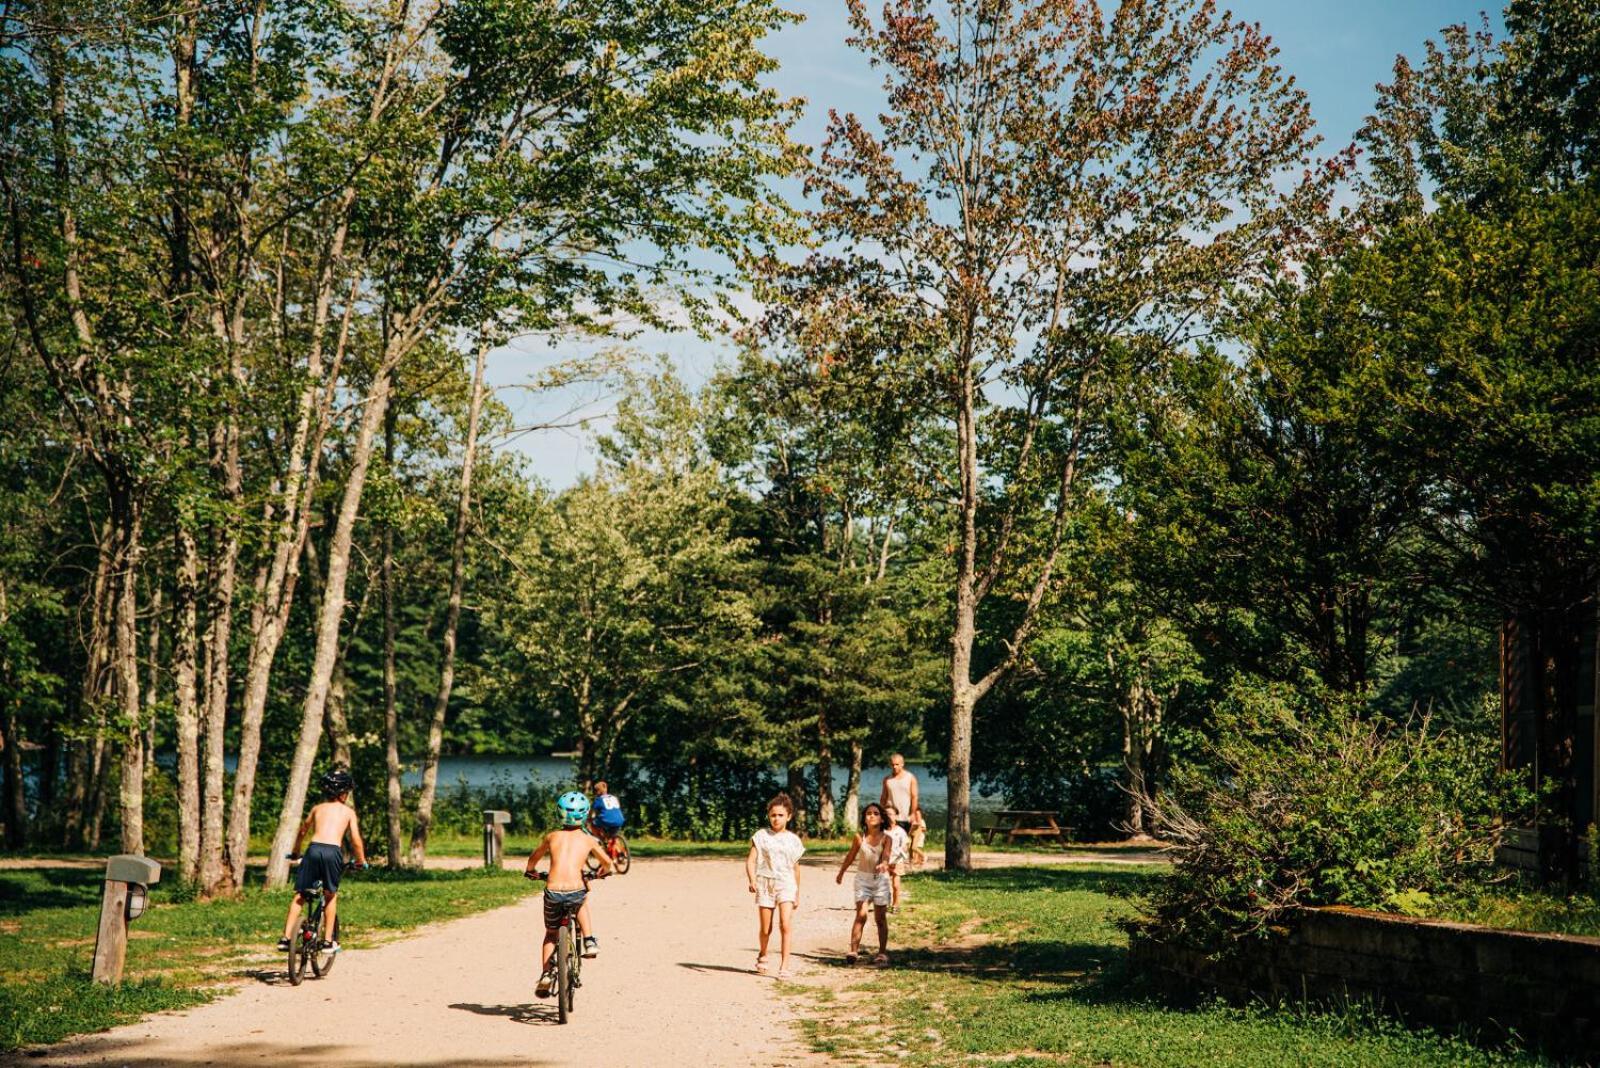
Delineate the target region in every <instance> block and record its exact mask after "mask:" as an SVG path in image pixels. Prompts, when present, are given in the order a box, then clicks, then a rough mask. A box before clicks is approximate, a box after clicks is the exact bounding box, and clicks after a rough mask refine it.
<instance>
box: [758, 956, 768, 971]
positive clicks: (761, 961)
mask: <svg viewBox="0 0 1600 1068" xmlns="http://www.w3.org/2000/svg"><path fill="white" fill-rule="evenodd" d="M756 974H757V975H766V974H767V958H765V957H757V958H756Z"/></svg>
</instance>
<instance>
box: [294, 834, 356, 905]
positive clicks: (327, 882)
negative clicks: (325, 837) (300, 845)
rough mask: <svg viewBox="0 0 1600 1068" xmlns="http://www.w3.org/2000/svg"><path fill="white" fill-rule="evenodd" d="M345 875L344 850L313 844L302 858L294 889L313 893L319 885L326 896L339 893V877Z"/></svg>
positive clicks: (317, 843) (325, 844) (323, 844)
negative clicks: (314, 888)
mask: <svg viewBox="0 0 1600 1068" xmlns="http://www.w3.org/2000/svg"><path fill="white" fill-rule="evenodd" d="M343 874H344V850H342V849H340V848H339V847H338V846H331V845H328V844H327V843H325V842H312V843H311V844H310V845H309V846H307V847H306V851H305V855H304V856H302V857H301V858H300V871H299V874H297V875H296V876H295V878H294V888H295V890H296V891H298V892H299V893H302V894H309V893H312V892H313V887H315V885H316V884H317V883H321V884H322V892H323V893H325V894H337V893H338V892H339V876H341V875H343Z"/></svg>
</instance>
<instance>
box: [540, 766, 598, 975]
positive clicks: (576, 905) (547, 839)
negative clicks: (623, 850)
mask: <svg viewBox="0 0 1600 1068" xmlns="http://www.w3.org/2000/svg"><path fill="white" fill-rule="evenodd" d="M556 808H557V810H559V811H560V813H561V829H560V830H559V831H551V832H550V833H549V834H547V835H545V836H544V841H542V842H540V843H539V848H538V849H535V850H534V851H533V853H532V855H530V856H529V857H528V865H527V867H526V868H524V869H523V872H522V874H524V875H526V876H527V877H528V878H530V879H534V878H537V877H538V876H537V873H535V872H534V870H533V869H534V865H536V864H538V863H539V861H541V860H543V859H544V858H546V857H548V858H550V873H549V874H548V875H546V876H545V883H544V943H543V944H542V945H540V947H539V985H538V986H537V987H535V988H534V993H535V994H537V995H539V996H540V997H542V998H547V997H549V996H550V990H551V988H552V987H553V986H554V985H555V980H556V976H555V969H554V966H553V960H554V954H555V948H556V932H557V931H559V930H560V929H561V917H562V916H564V915H566V914H567V913H569V912H576V913H577V914H578V930H579V931H581V932H582V933H583V955H584V956H585V957H593V956H595V955H596V954H598V952H599V942H598V940H597V939H596V938H595V936H594V928H593V927H592V926H591V922H590V918H589V900H588V899H589V886H588V884H587V883H585V882H584V881H583V864H584V861H586V860H589V859H590V858H593V859H594V862H595V864H596V865H597V866H598V867H599V869H600V876H601V878H604V877H605V876H607V875H610V874H611V858H610V857H608V856H606V851H605V847H604V846H602V845H601V844H600V843H599V842H597V841H595V840H594V839H593V838H591V837H590V836H589V833H588V832H587V831H585V830H584V829H583V821H584V820H585V819H587V818H588V816H589V799H588V798H587V797H585V796H584V795H583V794H580V793H578V792H577V791H576V790H574V791H570V792H568V793H564V794H562V795H561V797H560V798H558V799H557V801H556Z"/></svg>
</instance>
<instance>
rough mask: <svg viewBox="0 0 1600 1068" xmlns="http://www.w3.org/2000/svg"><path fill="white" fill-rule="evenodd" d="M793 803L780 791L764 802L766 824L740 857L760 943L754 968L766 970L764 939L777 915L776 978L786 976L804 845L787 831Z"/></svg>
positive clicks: (798, 902) (793, 834) (791, 832)
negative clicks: (757, 926) (755, 916)
mask: <svg viewBox="0 0 1600 1068" xmlns="http://www.w3.org/2000/svg"><path fill="white" fill-rule="evenodd" d="M793 816H794V802H793V801H791V800H789V795H788V794H785V793H780V794H778V795H777V796H775V797H774V798H773V799H772V800H771V801H768V802H767V826H765V827H763V828H761V829H760V830H759V831H757V832H756V833H755V835H754V836H753V837H752V838H751V839H750V852H749V854H748V855H747V856H746V857H745V858H744V874H745V878H746V880H748V882H749V883H750V892H751V893H752V894H754V895H756V914H757V916H758V918H759V922H760V945H759V948H758V949H757V951H756V971H758V972H761V973H762V974H765V973H766V970H767V942H768V940H770V939H771V937H772V915H773V913H774V912H776V913H777V914H778V930H779V936H780V938H781V940H782V941H781V949H780V955H779V957H778V978H779V979H788V978H789V977H790V975H791V972H790V971H789V930H790V927H791V922H792V919H793V917H794V910H795V907H796V906H797V905H799V904H800V869H799V867H798V865H799V862H800V857H801V855H802V854H804V853H805V851H806V847H805V846H804V845H803V844H802V843H801V841H800V839H799V838H798V837H797V836H796V835H795V833H794V832H793V831H791V830H789V820H790V819H791V818H792V817H793Z"/></svg>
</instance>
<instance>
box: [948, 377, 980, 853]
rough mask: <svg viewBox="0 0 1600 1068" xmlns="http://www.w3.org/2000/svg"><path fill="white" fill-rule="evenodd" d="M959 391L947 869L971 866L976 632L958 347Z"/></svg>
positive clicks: (967, 403)
mask: <svg viewBox="0 0 1600 1068" xmlns="http://www.w3.org/2000/svg"><path fill="white" fill-rule="evenodd" d="M963 356H964V357H965V358H964V360H963V363H962V367H963V375H962V382H961V386H962V392H961V393H960V395H959V396H958V397H957V398H956V446H957V450H958V453H959V457H960V469H961V515H960V525H959V528H958V529H959V545H958V546H957V550H956V581H955V586H956V597H955V602H956V603H955V609H956V611H955V619H954V621H953V626H952V630H951V635H950V753H949V759H948V767H949V778H948V779H947V780H946V790H947V791H948V793H947V797H948V802H947V806H946V808H947V813H948V820H949V825H948V827H947V829H946V831H945V839H944V866H945V869H946V870H948V871H971V870H972V814H971V810H970V807H969V806H970V801H971V796H972V795H971V775H972V710H973V707H974V706H975V705H976V704H977V700H978V694H977V690H976V687H974V686H973V684H972V647H973V645H974V644H975V642H976V641H977V636H978V626H977V621H978V589H977V558H978V496H979V492H980V486H979V477H978V428H977V418H976V403H977V402H976V397H975V396H974V394H975V389H974V386H973V381H972V359H971V352H970V350H968V351H965V352H964V353H963Z"/></svg>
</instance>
